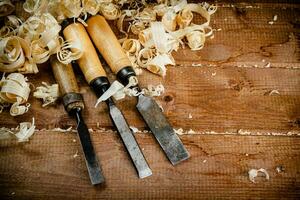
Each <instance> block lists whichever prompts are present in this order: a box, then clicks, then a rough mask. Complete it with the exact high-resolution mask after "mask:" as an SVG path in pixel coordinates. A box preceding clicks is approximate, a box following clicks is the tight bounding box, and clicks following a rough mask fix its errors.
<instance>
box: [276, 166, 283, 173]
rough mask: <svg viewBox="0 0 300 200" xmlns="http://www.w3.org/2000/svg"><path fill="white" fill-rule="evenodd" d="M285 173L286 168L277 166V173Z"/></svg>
mask: <svg viewBox="0 0 300 200" xmlns="http://www.w3.org/2000/svg"><path fill="white" fill-rule="evenodd" d="M284 171H285V168H284V167H283V166H277V167H276V172H277V173H282V172H284Z"/></svg>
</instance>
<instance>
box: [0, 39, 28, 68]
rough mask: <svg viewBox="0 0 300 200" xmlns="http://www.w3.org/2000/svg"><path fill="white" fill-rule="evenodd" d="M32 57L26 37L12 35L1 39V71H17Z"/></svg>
mask: <svg viewBox="0 0 300 200" xmlns="http://www.w3.org/2000/svg"><path fill="white" fill-rule="evenodd" d="M30 58H31V55H30V47H29V45H28V43H27V42H26V41H25V40H24V39H22V38H20V37H18V36H12V37H7V38H3V39H1V40H0V71H2V72H14V71H17V70H18V69H19V68H22V67H23V65H24V63H25V61H26V60H30Z"/></svg>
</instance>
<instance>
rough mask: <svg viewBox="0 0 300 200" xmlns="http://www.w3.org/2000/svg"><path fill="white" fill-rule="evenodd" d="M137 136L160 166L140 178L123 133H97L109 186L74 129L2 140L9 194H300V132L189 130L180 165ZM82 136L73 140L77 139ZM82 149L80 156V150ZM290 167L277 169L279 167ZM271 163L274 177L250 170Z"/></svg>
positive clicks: (0, 168) (0, 186)
mask: <svg viewBox="0 0 300 200" xmlns="http://www.w3.org/2000/svg"><path fill="white" fill-rule="evenodd" d="M136 138H137V140H138V142H139V144H140V146H141V148H142V149H143V151H144V154H145V156H146V158H147V160H148V162H149V165H150V167H151V168H152V170H153V176H151V177H149V178H146V179H142V180H141V179H138V177H137V175H136V172H135V170H134V169H133V166H132V164H131V163H130V161H129V159H128V156H127V154H126V152H125V149H124V147H123V145H122V143H121V141H120V140H119V138H118V136H117V134H116V133H109V132H94V133H93V134H92V139H93V143H94V146H95V149H96V152H97V156H98V158H99V159H100V160H101V165H102V169H103V171H104V175H105V177H106V185H104V186H98V187H92V186H91V185H90V183H89V179H88V175H87V171H86V167H85V163H84V160H83V157H82V154H81V149H80V146H79V143H78V140H77V136H76V134H74V133H58V132H37V133H36V134H35V136H34V138H33V139H32V140H30V142H29V143H24V144H20V143H18V144H17V143H15V142H9V141H0V163H1V165H0V176H1V179H0V196H1V198H2V199H10V198H16V199H62V198H63V199H82V198H87V199H108V198H110V199H143V198H147V199H154V198H159V199H200V198H201V199H229V198H233V199H280V198H283V199H299V198H300V182H299V180H300V167H299V166H300V165H299V164H300V163H299V160H300V138H298V137H265V136H260V137H258V136H228V135H227V136H226V135H225V136H221V135H218V136H214V135H198V136H195V135H193V136H191V135H186V136H182V137H181V139H182V140H183V142H184V144H185V145H186V147H187V149H188V150H189V151H190V153H191V156H192V157H191V158H190V160H188V161H186V162H183V163H181V164H179V165H178V166H175V167H173V166H172V165H171V164H170V163H169V162H168V161H167V159H166V157H165V156H164V154H163V152H162V151H161V149H160V148H159V147H158V144H157V143H156V141H155V140H154V138H153V137H152V136H151V135H149V134H137V135H136ZM73 140H74V141H75V142H74V141H73ZM76 152H78V155H79V156H78V157H75V158H74V155H75V154H76ZM278 166H282V167H283V168H284V169H285V170H284V171H283V172H280V173H278V172H277V171H276V167H278ZM252 168H255V169H258V168H264V169H266V170H267V171H268V173H269V174H270V180H269V181H267V180H265V179H264V178H263V177H258V178H257V179H256V183H252V182H250V181H249V179H248V174H247V172H248V171H249V170H250V169H252Z"/></svg>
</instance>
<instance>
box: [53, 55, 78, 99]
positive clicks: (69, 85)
mask: <svg viewBox="0 0 300 200" xmlns="http://www.w3.org/2000/svg"><path fill="white" fill-rule="evenodd" d="M50 63H51V67H52V71H53V75H54V77H55V80H56V82H57V83H58V84H59V89H60V94H61V95H62V96H63V95H65V94H67V93H73V92H74V93H78V92H79V87H78V85H77V81H76V78H75V74H74V71H73V67H72V65H71V64H68V65H64V64H63V63H61V62H59V61H58V60H57V58H56V57H55V56H54V57H53V56H52V57H51V58H50Z"/></svg>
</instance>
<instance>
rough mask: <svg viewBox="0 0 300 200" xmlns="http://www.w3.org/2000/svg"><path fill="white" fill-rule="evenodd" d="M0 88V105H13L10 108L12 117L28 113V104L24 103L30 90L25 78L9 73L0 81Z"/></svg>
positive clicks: (18, 74)
mask: <svg viewBox="0 0 300 200" xmlns="http://www.w3.org/2000/svg"><path fill="white" fill-rule="evenodd" d="M0 88H1V89H0V104H2V105H3V103H9V104H13V105H12V106H11V108H10V114H11V115H12V116H17V115H23V114H24V113H26V112H27V111H28V109H29V106H30V104H29V103H27V104H26V102H27V100H28V97H29V93H30V88H29V84H28V83H27V78H25V77H24V75H22V74H20V73H11V74H9V75H8V76H7V77H6V78H5V76H4V75H3V77H2V79H1V81H0ZM21 104H25V105H21Z"/></svg>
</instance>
